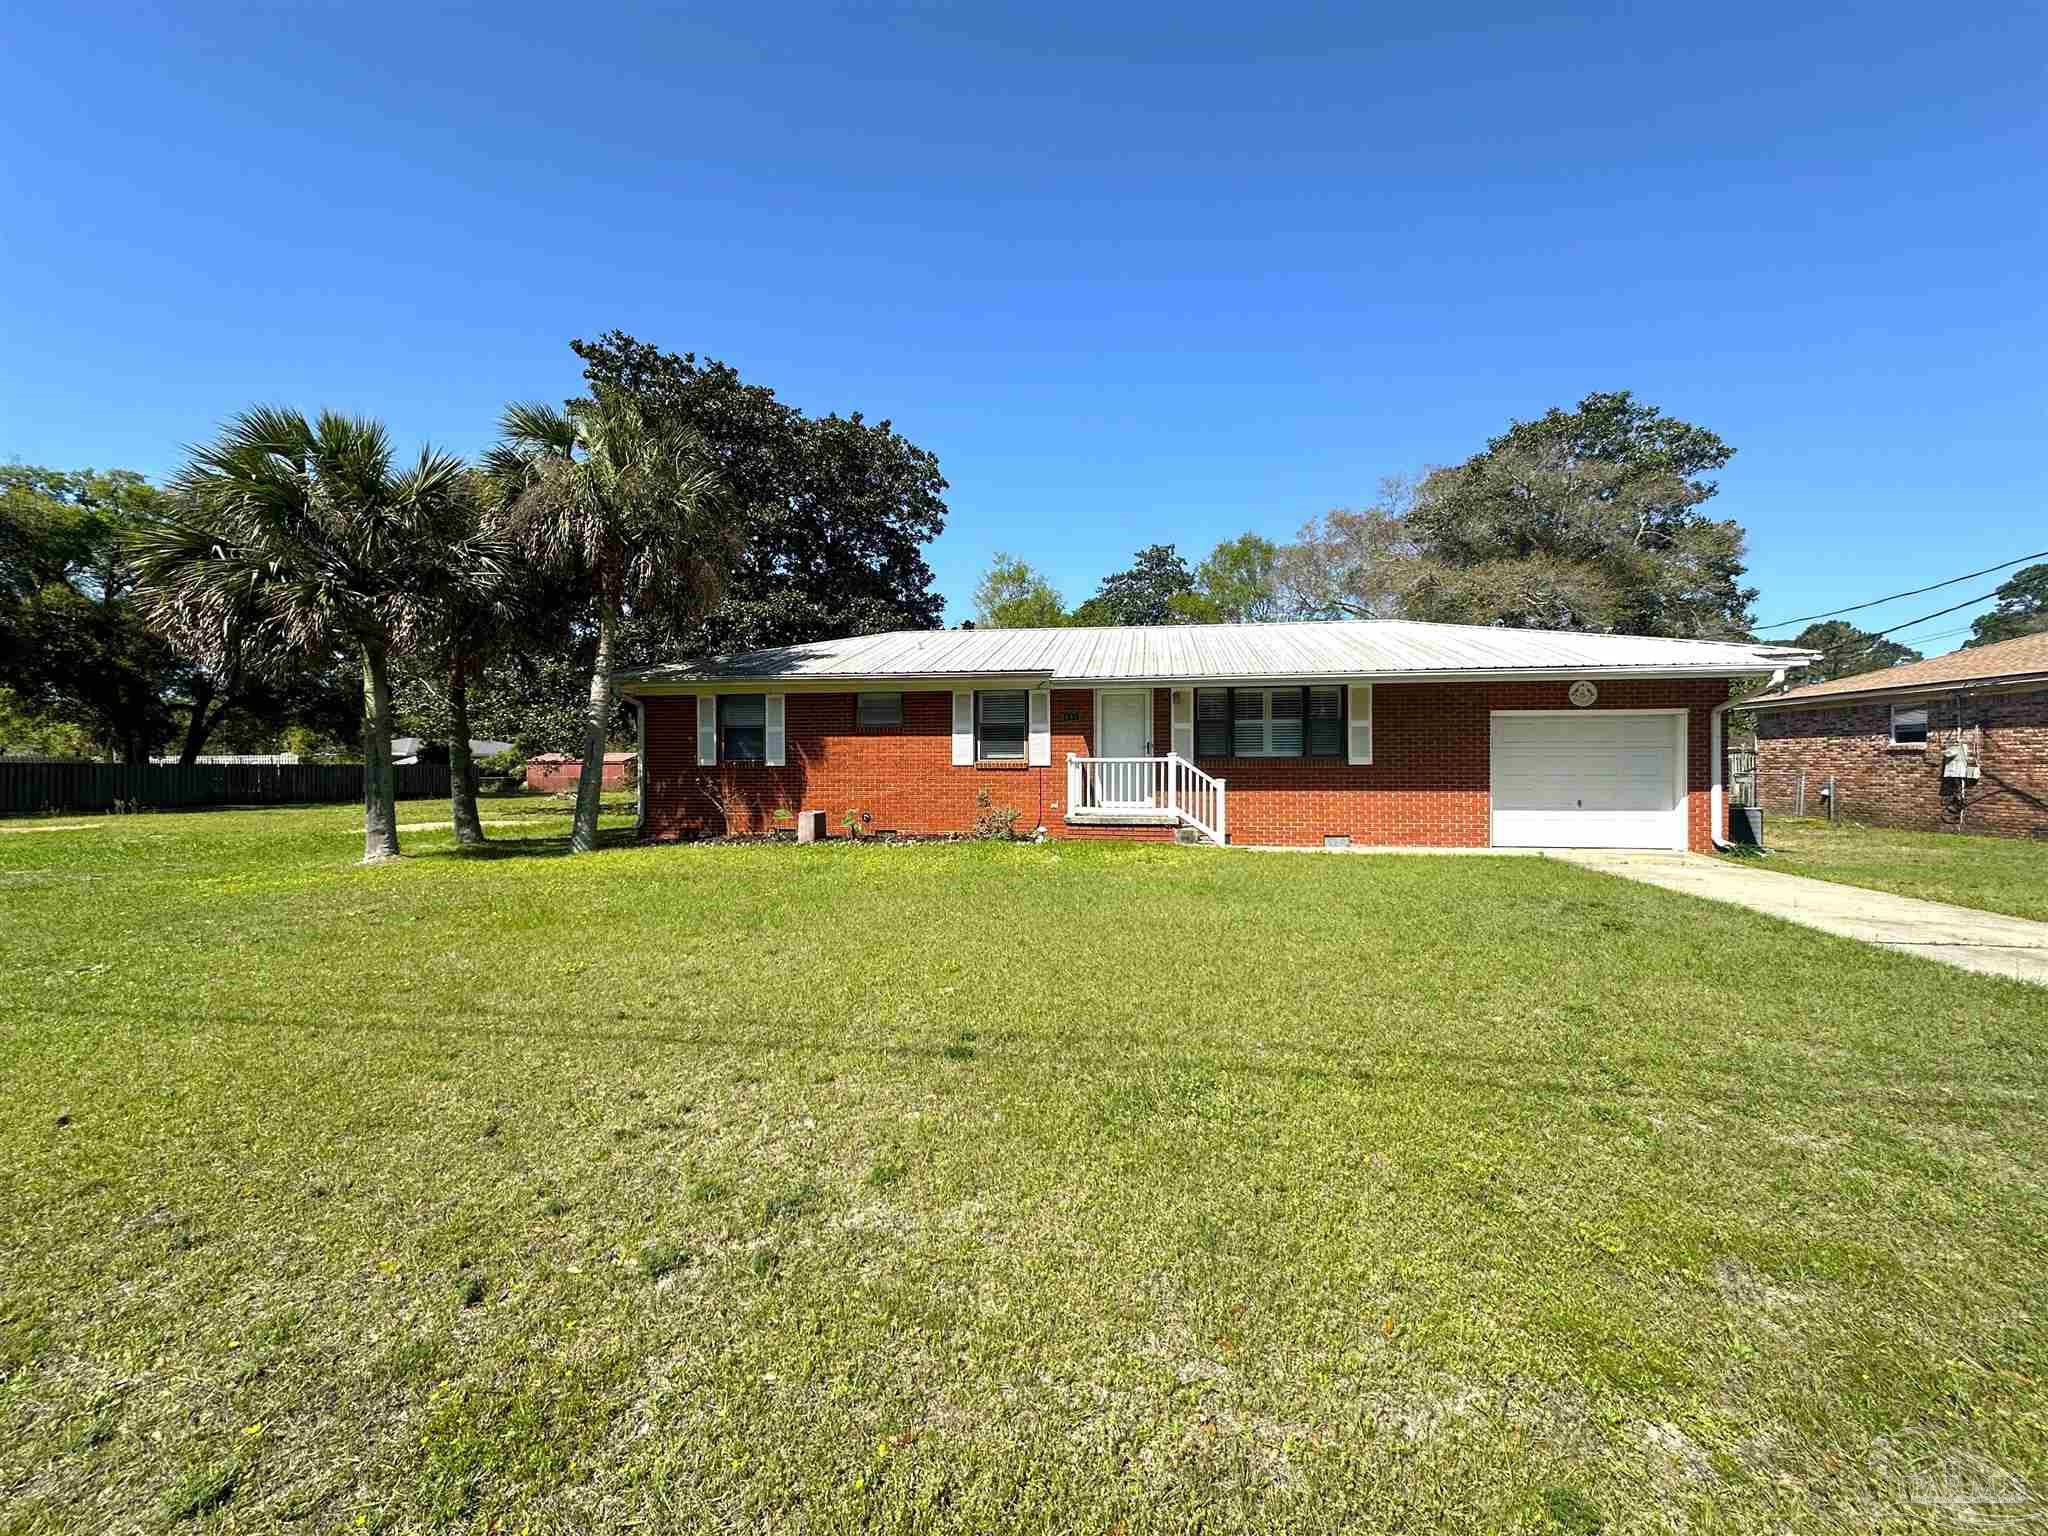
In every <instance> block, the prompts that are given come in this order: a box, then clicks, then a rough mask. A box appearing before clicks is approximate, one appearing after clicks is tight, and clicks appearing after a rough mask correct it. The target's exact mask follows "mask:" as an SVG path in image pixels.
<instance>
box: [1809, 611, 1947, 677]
mask: <svg viewBox="0 0 2048 1536" xmlns="http://www.w3.org/2000/svg"><path fill="white" fill-rule="evenodd" d="M1789 643H1790V644H1792V645H1796V646H1798V647H1799V648H1800V649H1802V650H1808V651H1819V652H1820V653H1821V655H1820V660H1818V661H1816V662H1814V663H1812V664H1811V665H1810V666H1808V667H1806V668H1805V669H1804V670H1803V671H1801V672H1800V673H1799V675H1798V677H1797V678H1795V679H1794V681H1795V682H1799V683H1825V682H1828V681H1830V680H1832V679H1834V678H1837V677H1853V676H1854V675H1855V674H1857V673H1858V672H1875V671H1877V670H1878V669H1879V668H1882V667H1897V666H1903V665H1904V664H1905V663H1906V662H1909V661H1919V660H1920V659H1921V656H1920V653H1919V652H1918V651H1916V650H1914V649H1913V648H1912V647H1911V646H1910V645H1901V644H1900V643H1899V642H1898V641H1896V640H1887V639H1884V638H1882V637H1881V636H1879V635H1876V634H1873V633H1872V632H1870V631H1869V630H1864V629H1858V628H1857V627H1856V626H1855V625H1854V624H1849V623H1845V622H1843V621H1842V620H1841V619H1828V620H1826V621H1825V622H1824V623H1819V624H1809V625H1807V626H1806V628H1804V629H1802V630H1801V631H1799V633H1798V634H1796V635H1794V636H1793V637H1792V639H1791V641H1790V642H1789Z"/></svg>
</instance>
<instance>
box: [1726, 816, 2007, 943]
mask: <svg viewBox="0 0 2048 1536" xmlns="http://www.w3.org/2000/svg"><path fill="white" fill-rule="evenodd" d="M1764 845H1765V846H1766V847H1767V848H1769V849H1770V853H1771V856H1770V857H1769V858H1768V859H1766V860H1765V861H1764V867H1765V868H1767V869H1777V870H1783V871H1784V872H1785V873H1787V874H1792V875H1815V876H1818V877H1819V878H1820V879H1822V880H1836V881H1839V882H1841V883H1842V884H1843V885H1861V886H1866V887H1868V888H1869V889H1871V890H1874V891H1896V892H1898V893H1899V894H1900V895H1902V896H1918V897H1921V898H1923V899H1924V900H1927V901H1947V902H1953V903H1954V904H1955V905H1957V906H1959V907H1977V908H1980V909H1981V910H1983V911H1986V912H2008V913H2011V914H2012V915H2013V916H2014V917H2031V918H2034V919H2036V920H2037V921H2043V922H2048V842H2034V841H2032V840H2030V839H2022V838H2016V837H1977V836H1973V835H1963V834H1959V833H1955V832H1901V831H1898V830H1896V829H1894V828H1891V827H1864V826H1855V825H1852V824H1849V823H1843V824H1842V825H1839V826H1829V825H1828V823H1827V822H1825V821H1822V820H1819V819H1817V818H1813V817H1796V816H1769V817H1766V818H1765V820H1764Z"/></svg>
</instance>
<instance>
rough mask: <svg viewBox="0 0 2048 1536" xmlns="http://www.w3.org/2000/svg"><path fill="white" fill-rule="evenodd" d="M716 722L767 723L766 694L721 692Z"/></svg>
mask: <svg viewBox="0 0 2048 1536" xmlns="http://www.w3.org/2000/svg"><path fill="white" fill-rule="evenodd" d="M718 723H719V724H720V725H760V726H765V725H767V723H768V695H767V694H765V693H727V694H721V695H720V696H719V700H718Z"/></svg>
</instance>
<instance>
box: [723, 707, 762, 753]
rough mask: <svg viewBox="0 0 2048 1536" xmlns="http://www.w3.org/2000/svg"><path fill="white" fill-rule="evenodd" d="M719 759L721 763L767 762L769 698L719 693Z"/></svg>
mask: <svg viewBox="0 0 2048 1536" xmlns="http://www.w3.org/2000/svg"><path fill="white" fill-rule="evenodd" d="M718 760H719V761H720V762H721V763H762V762H766V761H767V760H768V695H767V694H765V693H721V694H720V695H719V696H718Z"/></svg>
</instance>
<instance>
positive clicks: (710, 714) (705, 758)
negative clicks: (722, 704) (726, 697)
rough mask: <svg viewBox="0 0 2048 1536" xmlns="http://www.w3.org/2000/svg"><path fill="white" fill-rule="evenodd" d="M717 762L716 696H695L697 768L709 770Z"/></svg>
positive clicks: (703, 694)
mask: <svg viewBox="0 0 2048 1536" xmlns="http://www.w3.org/2000/svg"><path fill="white" fill-rule="evenodd" d="M717 761H718V695H717V694H715V693H700V694H698V695H697V766H698V767H700V768H709V767H710V766H711V765H712V764H713V763H715V762H717Z"/></svg>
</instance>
